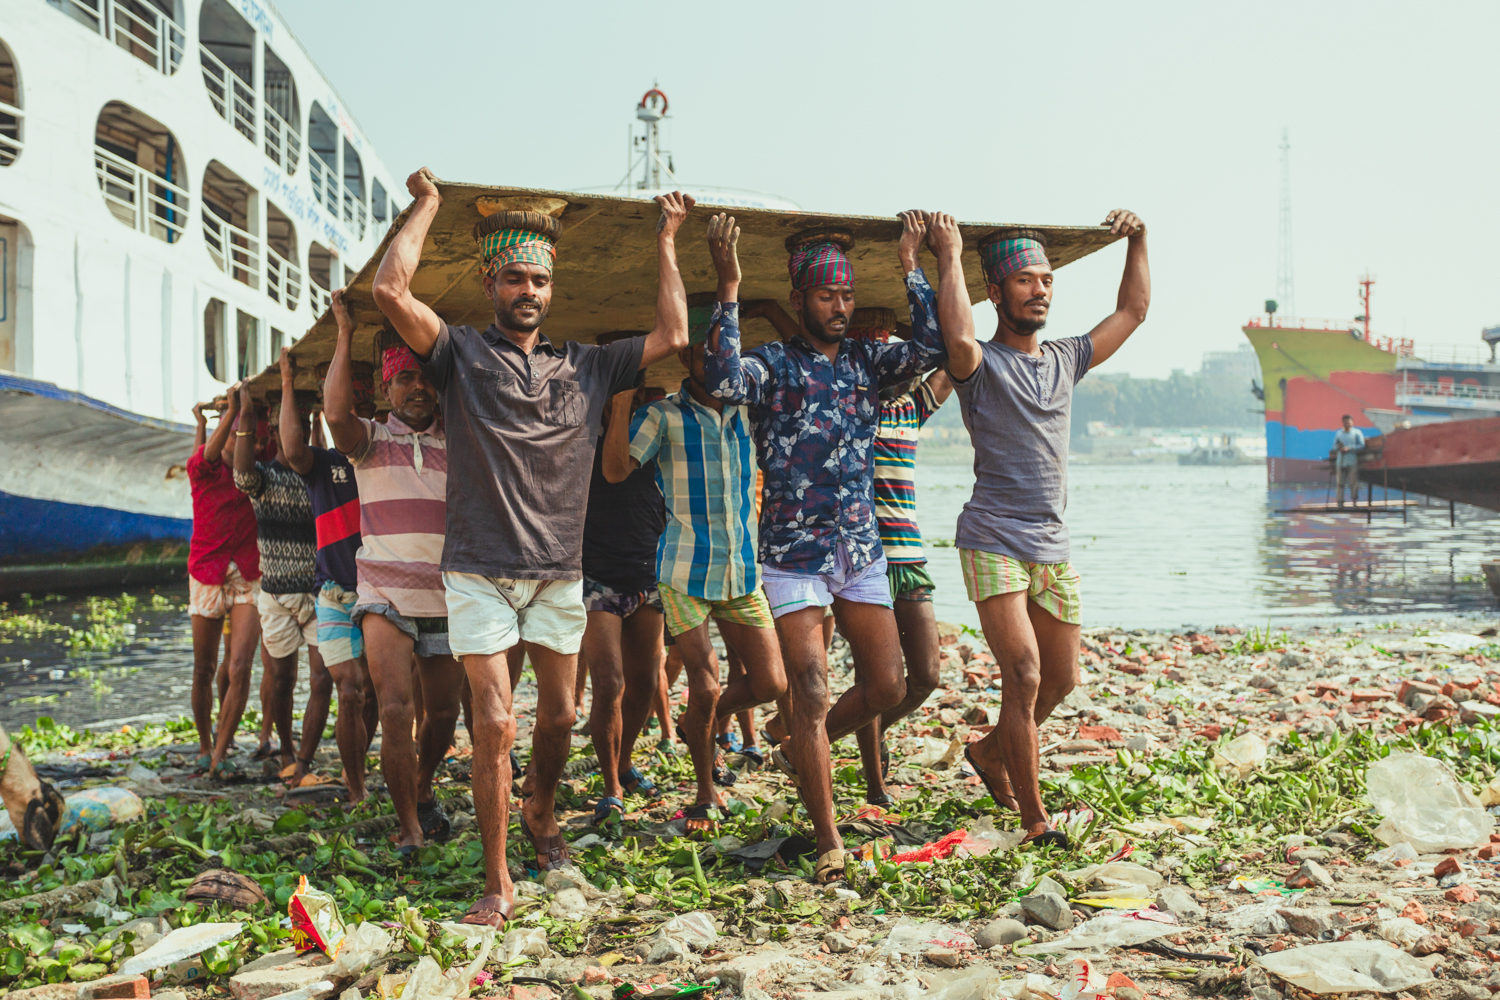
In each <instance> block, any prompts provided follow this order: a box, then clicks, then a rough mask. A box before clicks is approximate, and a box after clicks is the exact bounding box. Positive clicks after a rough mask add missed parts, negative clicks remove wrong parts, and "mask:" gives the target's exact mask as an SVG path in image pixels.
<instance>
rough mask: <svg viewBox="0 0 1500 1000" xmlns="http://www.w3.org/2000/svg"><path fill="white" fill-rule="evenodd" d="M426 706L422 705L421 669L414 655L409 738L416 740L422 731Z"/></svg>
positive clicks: (412, 660) (412, 659)
mask: <svg viewBox="0 0 1500 1000" xmlns="http://www.w3.org/2000/svg"><path fill="white" fill-rule="evenodd" d="M426 708H427V706H426V705H424V704H423V703H422V668H421V665H420V664H418V663H417V658H416V655H415V654H413V656H412V658H411V738H412V739H416V738H417V735H418V734H419V733H421V731H422V716H423V715H424V714H425V712H426Z"/></svg>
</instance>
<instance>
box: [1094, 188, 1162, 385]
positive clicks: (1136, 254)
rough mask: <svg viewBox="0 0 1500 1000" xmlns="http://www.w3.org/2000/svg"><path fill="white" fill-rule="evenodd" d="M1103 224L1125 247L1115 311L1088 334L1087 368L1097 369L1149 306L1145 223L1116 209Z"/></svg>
mask: <svg viewBox="0 0 1500 1000" xmlns="http://www.w3.org/2000/svg"><path fill="white" fill-rule="evenodd" d="M1104 225H1106V226H1109V227H1110V229H1109V231H1110V232H1111V233H1114V234H1116V235H1124V236H1126V237H1128V239H1127V241H1126V244H1125V273H1124V275H1122V276H1121V278H1120V294H1119V295H1118V296H1117V297H1116V298H1115V311H1114V312H1112V313H1110V314H1109V315H1108V316H1107V317H1105V319H1104V322H1102V323H1100V324H1099V325H1098V326H1096V327H1094V328H1093V329H1092V330H1090V331H1089V339H1090V340H1092V341H1093V342H1094V357H1093V360H1092V361H1091V362H1090V363H1089V368H1090V369H1093V368H1097V367H1099V366H1100V365H1101V364H1103V363H1104V362H1106V361H1108V360H1109V359H1110V356H1111V355H1113V354H1114V353H1115V352H1116V351H1118V350H1119V349H1120V345H1121V344H1123V343H1125V340H1126V339H1127V338H1128V337H1129V336H1130V335H1131V334H1132V333H1134V332H1135V331H1136V328H1137V327H1139V326H1140V325H1141V324H1142V323H1144V322H1146V310H1147V308H1148V307H1150V305H1151V267H1150V265H1149V264H1148V263H1147V262H1146V224H1145V223H1144V222H1142V221H1141V220H1140V217H1139V216H1137V215H1136V214H1135V213H1134V212H1127V211H1125V210H1124V209H1123V208H1117V209H1115V210H1114V211H1113V212H1110V213H1109V214H1108V215H1106V216H1105V217H1104Z"/></svg>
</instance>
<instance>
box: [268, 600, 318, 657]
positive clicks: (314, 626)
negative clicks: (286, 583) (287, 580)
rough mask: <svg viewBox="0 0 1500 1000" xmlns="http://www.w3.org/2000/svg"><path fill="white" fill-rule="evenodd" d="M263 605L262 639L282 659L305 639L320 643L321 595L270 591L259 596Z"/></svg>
mask: <svg viewBox="0 0 1500 1000" xmlns="http://www.w3.org/2000/svg"><path fill="white" fill-rule="evenodd" d="M255 606H256V607H257V608H259V609H260V641H261V642H264V643H265V644H266V652H267V653H270V654H271V655H272V656H274V657H276V658H277V659H278V660H279V659H281V658H282V657H283V656H291V655H292V654H293V653H295V652H296V651H297V647H298V646H300V645H302V644H303V643H304V642H305V643H307V645H308V647H309V648H311V647H313V646H316V645H317V644H318V599H317V598H316V597H315V596H313V595H312V594H268V593H266V592H265V591H264V590H262V591H261V592H260V597H259V598H258V599H257V600H256V602H255Z"/></svg>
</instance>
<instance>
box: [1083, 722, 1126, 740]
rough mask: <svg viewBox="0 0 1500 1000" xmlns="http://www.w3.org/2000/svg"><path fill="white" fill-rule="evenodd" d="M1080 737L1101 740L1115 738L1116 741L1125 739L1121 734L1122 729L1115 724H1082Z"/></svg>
mask: <svg viewBox="0 0 1500 1000" xmlns="http://www.w3.org/2000/svg"><path fill="white" fill-rule="evenodd" d="M1078 738H1079V739H1080V740H1099V741H1100V742H1107V741H1110V740H1113V741H1115V742H1116V743H1119V742H1121V741H1122V739H1123V737H1121V736H1120V731H1119V730H1118V729H1116V728H1115V727H1114V726H1089V725H1082V726H1079V727H1078Z"/></svg>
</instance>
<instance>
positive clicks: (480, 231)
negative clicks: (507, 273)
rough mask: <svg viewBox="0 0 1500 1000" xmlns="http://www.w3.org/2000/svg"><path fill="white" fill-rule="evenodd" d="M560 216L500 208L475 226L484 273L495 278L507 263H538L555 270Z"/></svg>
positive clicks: (475, 235)
mask: <svg viewBox="0 0 1500 1000" xmlns="http://www.w3.org/2000/svg"><path fill="white" fill-rule="evenodd" d="M561 228H562V227H561V226H560V225H558V222H557V220H556V219H554V218H551V217H550V216H546V215H541V214H540V213H537V212H497V213H496V214H494V215H489V216H486V217H484V218H483V219H480V220H479V222H478V224H476V225H475V226H474V238H475V239H476V240H478V241H479V259H480V261H481V262H482V263H483V265H484V273H485V274H486V275H488V276H489V277H491V278H493V277H495V276H496V275H498V274H499V273H500V269H501V268H502V267H504V266H505V265H506V264H515V263H522V264H538V265H540V266H542V267H545V268H546V269H547V270H549V271H550V270H552V268H553V265H554V264H555V263H556V261H557V246H556V242H557V237H558V234H559V231H560V230H561Z"/></svg>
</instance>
